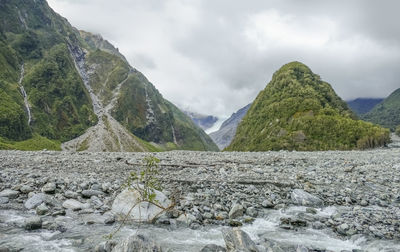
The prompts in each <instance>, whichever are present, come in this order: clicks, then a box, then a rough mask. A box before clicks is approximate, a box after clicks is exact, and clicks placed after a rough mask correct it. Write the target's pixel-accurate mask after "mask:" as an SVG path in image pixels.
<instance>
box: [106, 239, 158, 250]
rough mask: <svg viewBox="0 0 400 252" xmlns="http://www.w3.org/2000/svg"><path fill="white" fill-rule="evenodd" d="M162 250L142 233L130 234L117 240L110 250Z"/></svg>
mask: <svg viewBox="0 0 400 252" xmlns="http://www.w3.org/2000/svg"><path fill="white" fill-rule="evenodd" d="M136 251H141V252H162V249H161V247H160V246H159V245H158V244H156V243H155V242H154V241H152V240H150V239H148V238H147V237H145V236H143V235H132V236H129V237H128V238H126V239H125V240H123V241H121V242H119V243H118V244H117V245H116V246H115V247H114V248H113V250H112V252H136Z"/></svg>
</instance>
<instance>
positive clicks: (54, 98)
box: [0, 0, 97, 148]
mask: <svg viewBox="0 0 400 252" xmlns="http://www.w3.org/2000/svg"><path fill="white" fill-rule="evenodd" d="M0 17H1V22H0V48H1V49H0V50H1V51H0V96H1V99H0V100H1V101H0V110H1V113H0V114H1V115H0V141H1V142H6V143H7V144H8V145H9V146H11V147H12V145H13V144H14V143H15V141H21V140H26V139H30V138H31V137H32V136H33V137H34V138H35V139H36V141H41V140H44V142H48V141H47V140H46V139H45V138H42V137H38V135H41V136H44V137H46V138H49V139H53V140H58V141H65V140H68V139H71V138H74V137H76V136H78V135H80V134H82V133H83V132H84V131H85V130H86V129H87V128H88V127H89V126H91V125H93V124H94V123H95V122H96V120H97V119H96V117H95V115H94V113H93V109H92V106H91V99H90V96H89V94H88V93H87V91H86V89H85V87H84V85H83V82H82V80H81V78H80V76H79V74H78V72H77V71H76V69H75V67H74V62H73V60H72V58H71V57H70V53H69V50H68V44H69V43H70V44H73V43H79V38H78V37H77V33H76V31H75V30H74V29H73V28H72V27H71V26H70V25H69V24H68V22H67V21H66V20H65V19H64V18H62V17H60V16H59V15H57V14H56V13H54V12H53V11H52V10H51V9H50V7H49V6H48V5H47V3H46V2H45V1H42V0H37V1H22V0H7V1H1V2H0ZM54 143H55V142H54ZM39 145H40V146H43V145H42V144H39ZM44 146H46V144H45V145H44ZM49 148H54V145H53V144H51V145H49ZM58 148H59V147H58Z"/></svg>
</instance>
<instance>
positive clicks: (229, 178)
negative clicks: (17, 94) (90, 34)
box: [0, 148, 400, 251]
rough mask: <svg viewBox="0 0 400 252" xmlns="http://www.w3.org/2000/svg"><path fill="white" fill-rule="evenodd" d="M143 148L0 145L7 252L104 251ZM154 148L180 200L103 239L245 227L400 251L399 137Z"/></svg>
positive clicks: (264, 239)
mask: <svg viewBox="0 0 400 252" xmlns="http://www.w3.org/2000/svg"><path fill="white" fill-rule="evenodd" d="M148 155H150V154H149V153H73V152H49V151H41V152H19V151H0V251H95V250H96V249H95V248H96V246H97V251H106V250H104V246H103V247H101V246H100V247H99V244H101V243H102V242H103V244H104V241H107V239H106V238H105V236H106V235H108V234H110V233H112V232H113V231H114V230H116V229H117V228H118V226H119V222H118V220H117V219H118V218H117V216H116V215H115V213H114V212H113V211H112V204H113V202H114V199H115V198H116V196H117V195H118V194H119V193H120V192H121V190H122V189H121V185H122V184H124V182H125V181H126V178H127V177H128V175H129V173H130V172H131V171H137V170H139V169H141V168H142V164H143V158H144V157H146V156H148ZM151 155H154V156H156V157H157V158H159V159H160V160H161V162H160V174H159V175H158V178H159V179H160V181H161V182H162V186H163V193H164V194H165V195H166V196H167V197H171V196H174V197H175V198H179V200H178V204H177V205H176V207H175V208H174V210H173V211H171V212H168V213H167V214H165V215H163V216H161V217H160V218H159V219H158V221H157V222H156V223H155V224H153V225H147V224H141V225H138V224H135V223H129V224H127V225H125V226H124V227H123V228H122V229H121V230H120V231H119V232H118V233H117V234H115V235H114V237H113V238H112V242H110V241H109V242H108V244H110V243H114V241H115V243H118V242H119V241H120V240H123V239H125V238H126V237H129V236H130V235H133V234H140V235H143V236H145V237H147V238H149V239H151V240H152V241H154V242H155V243H157V244H158V245H159V246H160V247H161V248H162V249H163V251H168V250H170V251H200V250H201V249H202V248H204V247H205V246H206V245H208V244H215V245H218V246H220V247H219V249H225V248H228V249H230V248H231V247H230V245H229V244H230V243H229V241H227V239H228V240H229V237H230V236H229V235H226V232H228V231H229V230H230V229H232V227H239V229H240V230H243V231H244V232H245V233H246V234H248V235H249V237H248V238H249V239H250V241H251V240H252V241H253V242H254V243H255V245H254V246H255V247H254V249H257V250H258V251H296V250H297V251H400V149H398V148H387V149H378V150H371V151H348V152H339V151H328V152H286V151H281V152H265V153H235V152H223V153H213V152H188V151H173V152H162V153H155V154H151ZM177 195H179V196H177ZM235 230H236V229H235ZM230 231H231V232H238V230H236V231H232V230H230ZM224 232H225V234H224ZM140 237H142V236H140ZM234 237H237V236H235V235H234ZM246 244H247V243H246ZM249 246H250V247H251V244H250V245H249ZM250 247H248V248H247V249H248V250H245V251H256V250H254V249H253V250H251V249H250ZM213 248H214V250H212V249H213ZM215 248H216V247H212V246H209V247H208V248H207V249H209V250H203V251H222V250H218V249H215ZM101 249H103V250H101ZM205 249H206V248H205Z"/></svg>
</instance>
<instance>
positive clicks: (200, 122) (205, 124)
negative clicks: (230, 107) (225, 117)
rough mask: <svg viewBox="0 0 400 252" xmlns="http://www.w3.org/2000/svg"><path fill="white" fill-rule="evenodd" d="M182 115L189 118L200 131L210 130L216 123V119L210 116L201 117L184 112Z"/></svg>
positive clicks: (201, 115) (197, 114)
mask: <svg viewBox="0 0 400 252" xmlns="http://www.w3.org/2000/svg"><path fill="white" fill-rule="evenodd" d="M183 113H185V114H186V115H187V116H189V117H190V119H192V121H193V122H194V124H196V125H197V126H199V127H200V128H201V129H202V130H207V129H209V128H211V127H212V126H213V125H214V124H215V123H216V122H217V121H218V117H215V116H212V115H203V114H199V113H194V112H190V111H185V110H184V111H183Z"/></svg>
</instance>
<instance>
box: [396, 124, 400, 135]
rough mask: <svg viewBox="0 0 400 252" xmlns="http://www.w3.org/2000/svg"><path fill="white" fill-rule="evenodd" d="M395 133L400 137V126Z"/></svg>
mask: <svg viewBox="0 0 400 252" xmlns="http://www.w3.org/2000/svg"><path fill="white" fill-rule="evenodd" d="M395 133H396V135H398V136H400V125H399V126H397V128H396V131H395Z"/></svg>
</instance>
